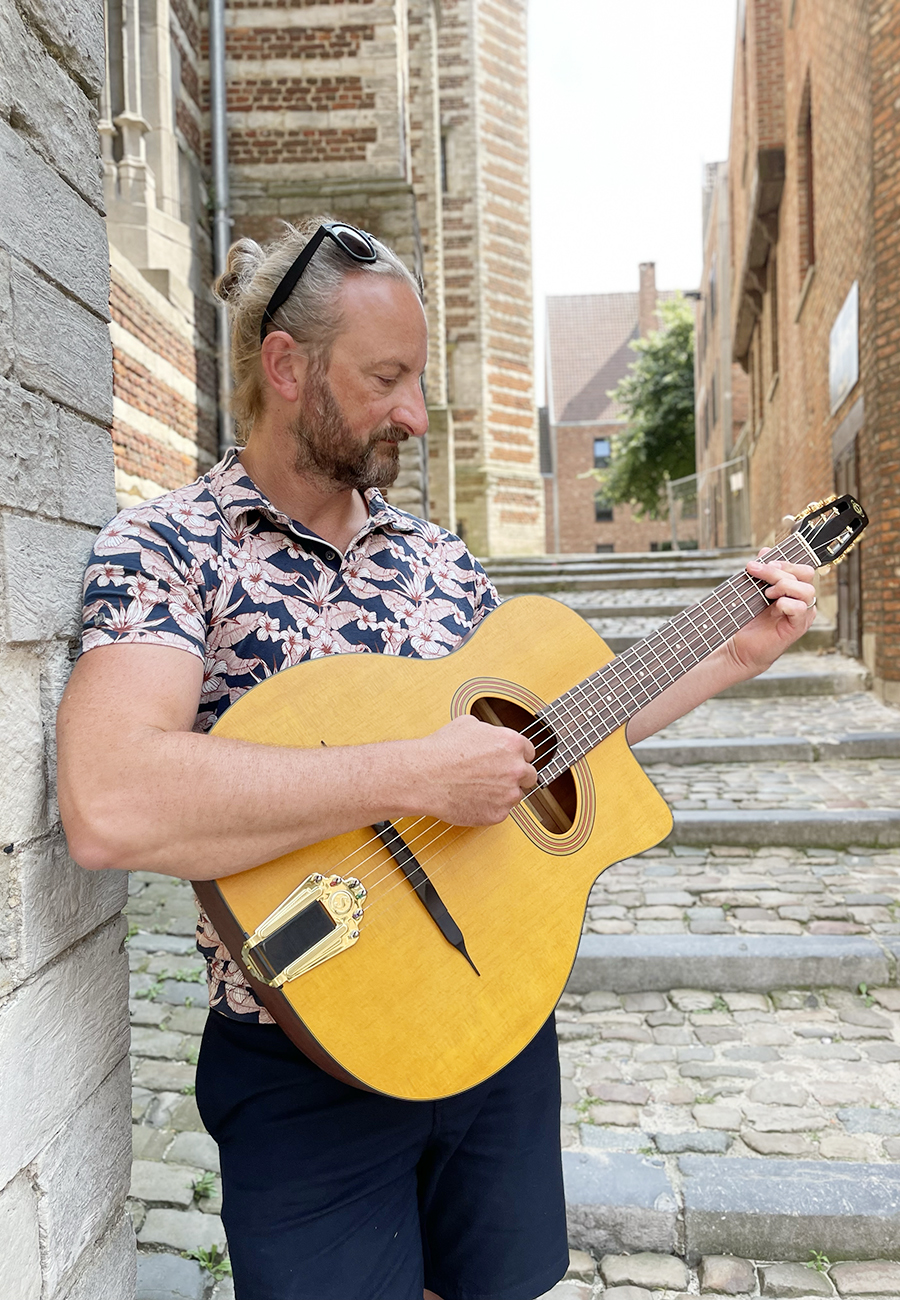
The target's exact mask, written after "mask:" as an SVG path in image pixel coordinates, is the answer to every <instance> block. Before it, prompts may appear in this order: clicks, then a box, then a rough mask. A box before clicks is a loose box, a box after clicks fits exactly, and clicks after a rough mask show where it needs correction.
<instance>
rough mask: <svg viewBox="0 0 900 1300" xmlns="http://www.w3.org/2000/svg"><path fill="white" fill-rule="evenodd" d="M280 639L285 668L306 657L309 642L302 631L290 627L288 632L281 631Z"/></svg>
mask: <svg viewBox="0 0 900 1300" xmlns="http://www.w3.org/2000/svg"><path fill="white" fill-rule="evenodd" d="M278 640H279V641H280V642H281V650H282V654H283V655H284V667H285V668H290V667H291V665H292V664H298V663H299V662H300V660H301V659H303V658H305V657H306V653H307V651H308V649H309V642H308V641H307V640H306V638H305V637H304V636H303V635H302V633H301V632H299V631H295V630H294V629H293V628H289V629H288V630H287V631H286V632H280V633H279V635H278Z"/></svg>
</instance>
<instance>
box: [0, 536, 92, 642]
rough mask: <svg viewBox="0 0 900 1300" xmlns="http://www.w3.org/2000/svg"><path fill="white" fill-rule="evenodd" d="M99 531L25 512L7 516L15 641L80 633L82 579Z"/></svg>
mask: <svg viewBox="0 0 900 1300" xmlns="http://www.w3.org/2000/svg"><path fill="white" fill-rule="evenodd" d="M93 539H94V534H93V533H91V532H89V531H88V530H87V529H86V528H77V527H76V526H75V525H74V524H53V523H47V522H46V521H45V520H43V519H31V518H29V517H28V516H25V515H7V516H6V517H5V518H4V520H3V559H4V562H5V565H6V579H7V580H6V589H5V593H4V595H5V604H6V611H5V613H6V620H5V621H6V628H7V636H8V638H9V640H10V641H43V640H46V639H47V638H49V637H57V636H65V637H71V636H75V635H76V634H77V632H78V630H79V628H80V625H81V581H82V576H83V574H84V567H85V565H86V564H87V559H88V556H89V555H90V553H91V546H92V545H93Z"/></svg>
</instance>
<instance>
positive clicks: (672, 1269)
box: [600, 1251, 688, 1291]
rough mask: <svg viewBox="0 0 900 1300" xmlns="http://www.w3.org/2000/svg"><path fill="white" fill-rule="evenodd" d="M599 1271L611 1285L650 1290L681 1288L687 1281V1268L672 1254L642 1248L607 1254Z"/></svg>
mask: <svg viewBox="0 0 900 1300" xmlns="http://www.w3.org/2000/svg"><path fill="white" fill-rule="evenodd" d="M600 1273H601V1275H602V1277H603V1281H604V1282H605V1283H606V1285H607V1286H608V1287H613V1286H643V1287H647V1288H648V1290H651V1291H653V1290H664V1289H666V1288H669V1289H672V1290H676V1291H677V1290H681V1289H682V1288H684V1287H686V1286H687V1284H688V1271H687V1269H686V1268H685V1266H684V1264H683V1263H682V1262H681V1260H680V1259H677V1258H676V1257H675V1256H673V1255H655V1254H651V1253H650V1252H648V1251H639V1252H638V1253H637V1254H634V1255H605V1256H604V1257H603V1259H601V1261H600Z"/></svg>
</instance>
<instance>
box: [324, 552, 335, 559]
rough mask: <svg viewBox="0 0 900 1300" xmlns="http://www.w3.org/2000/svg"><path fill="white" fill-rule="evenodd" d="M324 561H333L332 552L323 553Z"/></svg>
mask: <svg viewBox="0 0 900 1300" xmlns="http://www.w3.org/2000/svg"><path fill="white" fill-rule="evenodd" d="M325 559H326V560H333V559H334V551H326V552H325Z"/></svg>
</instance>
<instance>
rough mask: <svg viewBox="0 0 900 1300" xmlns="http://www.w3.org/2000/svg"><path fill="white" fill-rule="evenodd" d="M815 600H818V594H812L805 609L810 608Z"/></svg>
mask: <svg viewBox="0 0 900 1300" xmlns="http://www.w3.org/2000/svg"><path fill="white" fill-rule="evenodd" d="M817 600H818V596H813V598H812V600H811V601H810V602H809V604H808V605H807V606H806V608H807V609H812V607H813V605H815V603H816V601H817Z"/></svg>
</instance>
